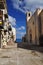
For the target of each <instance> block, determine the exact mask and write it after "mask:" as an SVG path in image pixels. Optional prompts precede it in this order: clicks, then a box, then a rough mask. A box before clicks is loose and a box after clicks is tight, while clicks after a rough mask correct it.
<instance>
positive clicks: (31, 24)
mask: <svg viewBox="0 0 43 65" xmlns="http://www.w3.org/2000/svg"><path fill="white" fill-rule="evenodd" d="M26 23H27V35H26V36H27V37H26V38H27V42H28V43H29V44H30V45H43V9H37V10H36V11H35V12H34V14H33V15H31V13H30V12H29V13H27V22H26Z"/></svg>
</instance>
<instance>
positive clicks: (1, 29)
mask: <svg viewBox="0 0 43 65" xmlns="http://www.w3.org/2000/svg"><path fill="white" fill-rule="evenodd" d="M12 33H13V32H12V27H11V24H10V22H9V19H8V12H7V5H6V0H0V47H3V46H7V43H8V41H9V40H10V39H12V36H13V34H12Z"/></svg>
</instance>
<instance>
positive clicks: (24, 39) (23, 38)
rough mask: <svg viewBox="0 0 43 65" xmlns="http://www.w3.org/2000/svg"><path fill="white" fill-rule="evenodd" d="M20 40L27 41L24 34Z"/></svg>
mask: <svg viewBox="0 0 43 65" xmlns="http://www.w3.org/2000/svg"><path fill="white" fill-rule="evenodd" d="M22 42H27V40H26V34H25V35H24V36H23V37H22Z"/></svg>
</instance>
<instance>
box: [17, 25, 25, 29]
mask: <svg viewBox="0 0 43 65" xmlns="http://www.w3.org/2000/svg"><path fill="white" fill-rule="evenodd" d="M17 30H25V27H24V26H21V27H19V28H18V29H17Z"/></svg>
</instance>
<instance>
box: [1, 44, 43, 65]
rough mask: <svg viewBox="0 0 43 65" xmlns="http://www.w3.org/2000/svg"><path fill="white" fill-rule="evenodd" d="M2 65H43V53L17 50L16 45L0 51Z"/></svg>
mask: <svg viewBox="0 0 43 65" xmlns="http://www.w3.org/2000/svg"><path fill="white" fill-rule="evenodd" d="M0 65H43V53H40V52H37V51H33V50H27V49H22V48H17V44H16V43H15V44H14V45H13V46H8V48H6V49H0Z"/></svg>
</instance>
